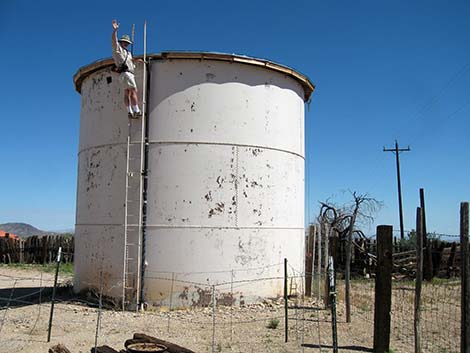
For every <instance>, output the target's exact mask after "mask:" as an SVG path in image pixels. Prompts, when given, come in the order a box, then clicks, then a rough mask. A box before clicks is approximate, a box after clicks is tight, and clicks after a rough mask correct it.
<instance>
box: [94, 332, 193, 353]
mask: <svg viewBox="0 0 470 353" xmlns="http://www.w3.org/2000/svg"><path fill="white" fill-rule="evenodd" d="M124 347H125V348H126V349H124V350H120V351H117V350H115V349H114V348H112V347H110V346H100V347H97V348H96V350H95V349H94V348H92V349H91V353H157V352H158V353H195V352H194V351H192V350H189V349H187V348H184V347H181V346H178V345H177V344H174V343H171V342H167V341H164V340H161V339H158V338H155V337H152V336H148V335H146V334H143V333H134V336H133V338H132V339H129V340H127V341H126V342H125V343H124Z"/></svg>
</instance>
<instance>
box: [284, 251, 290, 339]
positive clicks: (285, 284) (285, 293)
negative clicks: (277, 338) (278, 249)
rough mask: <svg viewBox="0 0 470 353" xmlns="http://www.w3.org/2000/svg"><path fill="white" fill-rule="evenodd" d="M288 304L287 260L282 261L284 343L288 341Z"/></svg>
mask: <svg viewBox="0 0 470 353" xmlns="http://www.w3.org/2000/svg"><path fill="white" fill-rule="evenodd" d="M287 306H288V302H287V259H284V326H285V328H284V334H285V342H287V341H288V328H289V326H288V325H289V318H288V307H287Z"/></svg>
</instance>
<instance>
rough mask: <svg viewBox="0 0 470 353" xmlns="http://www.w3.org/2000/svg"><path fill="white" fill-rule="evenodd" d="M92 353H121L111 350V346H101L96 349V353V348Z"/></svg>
mask: <svg viewBox="0 0 470 353" xmlns="http://www.w3.org/2000/svg"><path fill="white" fill-rule="evenodd" d="M91 353H119V351H117V350H115V349H113V348H111V347H110V346H99V347H96V351H95V347H93V348H92V349H91Z"/></svg>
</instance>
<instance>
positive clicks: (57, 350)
mask: <svg viewBox="0 0 470 353" xmlns="http://www.w3.org/2000/svg"><path fill="white" fill-rule="evenodd" d="M49 353H71V352H70V351H69V350H68V349H67V347H65V346H64V345H63V344H60V343H59V344H57V345H55V346H52V347H51V348H49ZM118 353H119V352H118Z"/></svg>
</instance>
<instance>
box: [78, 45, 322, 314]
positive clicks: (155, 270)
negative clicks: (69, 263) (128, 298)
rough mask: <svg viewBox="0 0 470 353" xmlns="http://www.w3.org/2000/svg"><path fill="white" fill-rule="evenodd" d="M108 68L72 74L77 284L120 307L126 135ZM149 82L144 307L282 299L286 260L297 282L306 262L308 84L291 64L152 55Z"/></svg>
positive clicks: (119, 96) (119, 98)
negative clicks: (213, 290) (76, 97)
mask: <svg viewBox="0 0 470 353" xmlns="http://www.w3.org/2000/svg"><path fill="white" fill-rule="evenodd" d="M110 66H111V62H110V60H103V61H100V62H97V63H94V64H91V65H88V66H86V67H84V68H81V69H80V70H79V71H78V72H77V74H76V75H75V77H74V80H75V85H76V89H77V91H78V92H80V93H81V96H82V99H81V102H82V104H81V117H80V121H81V124H80V144H79V168H78V187H77V216H76V229H75V242H76V244H75V249H76V250H75V251H76V253H75V272H76V278H75V288H76V290H81V289H85V288H88V287H98V283H99V282H100V281H101V282H102V283H103V285H104V286H105V287H106V288H107V293H108V295H110V296H115V297H116V298H118V299H119V298H120V295H121V293H122V289H121V288H120V287H122V282H123V281H122V278H123V269H124V257H123V253H124V219H125V216H124V208H125V200H126V197H125V193H126V182H125V180H126V148H127V136H128V131H129V129H128V118H127V113H126V110H125V107H124V104H123V102H122V96H123V91H122V88H121V86H120V83H119V81H118V79H117V77H116V76H115V74H113V73H112V72H111V69H110ZM142 68H143V65H142V64H140V65H138V67H137V72H136V78H137V81H138V83H139V90H140V94H142V93H141V92H142V81H143V70H142ZM148 72H149V77H148V81H147V82H148V91H147V92H148V95H147V103H148V104H147V111H148V115H147V124H148V128H147V131H146V136H147V147H146V158H145V159H146V162H147V173H146V178H147V179H146V180H147V182H146V183H145V190H144V193H145V195H146V196H145V197H146V208H145V209H146V212H145V213H146V217H145V224H144V226H143V232H142V233H143V238H142V239H141V241H140V242H139V240H138V239H134V240H135V241H136V244H139V243H142V246H143V248H144V249H143V252H142V256H136V257H135V258H136V259H142V261H143V263H142V266H141V269H142V271H141V273H143V279H142V282H141V283H142V292H141V293H142V296H143V298H142V299H143V300H144V301H146V302H149V303H156V304H163V305H165V304H167V303H168V302H169V301H170V297H171V298H172V299H171V302H172V303H173V305H176V306H186V305H196V304H204V302H205V301H206V299H207V295H206V294H207V290H208V287H207V286H210V285H219V284H222V283H225V284H226V285H225V287H224V286H223V285H220V286H218V287H217V288H218V289H220V291H221V292H222V293H221V294H220V297H221V298H223V297H224V292H228V287H227V286H228V285H229V284H230V291H232V290H233V292H234V293H236V295H235V297H236V298H235V299H239V300H245V301H246V300H251V299H255V298H257V297H273V296H277V295H279V294H281V293H282V289H283V281H282V280H278V279H276V278H277V277H282V275H283V265H282V263H283V260H284V258H287V259H288V261H289V264H290V267H291V268H293V269H296V270H298V271H299V272H301V271H302V269H303V263H304V239H305V237H304V234H305V232H304V155H305V143H304V102H305V101H306V100H308V99H309V97H310V94H311V93H312V92H313V88H314V86H313V85H312V84H311V82H310V81H309V80H308V79H307V78H306V77H305V76H303V75H301V74H299V73H297V72H295V71H294V70H292V69H289V68H287V67H284V66H281V65H278V64H274V63H271V62H268V61H265V60H260V59H254V58H248V57H244V56H237V55H226V54H215V53H162V54H155V55H151V56H150V60H149V64H148ZM139 124H140V122H138V121H133V122H132V126H131V129H135V128H137V127H138V126H139ZM131 133H132V132H131ZM136 136H137V135H136ZM139 141H140V139H139V138H137V139H134V143H135V146H137V145H138V144H139ZM140 250H142V249H140V248H139V250H138V251H139V253H140ZM135 261H137V260H135ZM138 265H139V266H140V265H141V264H138ZM138 283H139V282H138V281H135V280H134V281H133V283H132V285H138ZM234 283H235V284H237V285H235V289H233V288H234ZM229 297H230V300H232V298H233V296H232V295H231V294H230V295H229Z"/></svg>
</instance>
